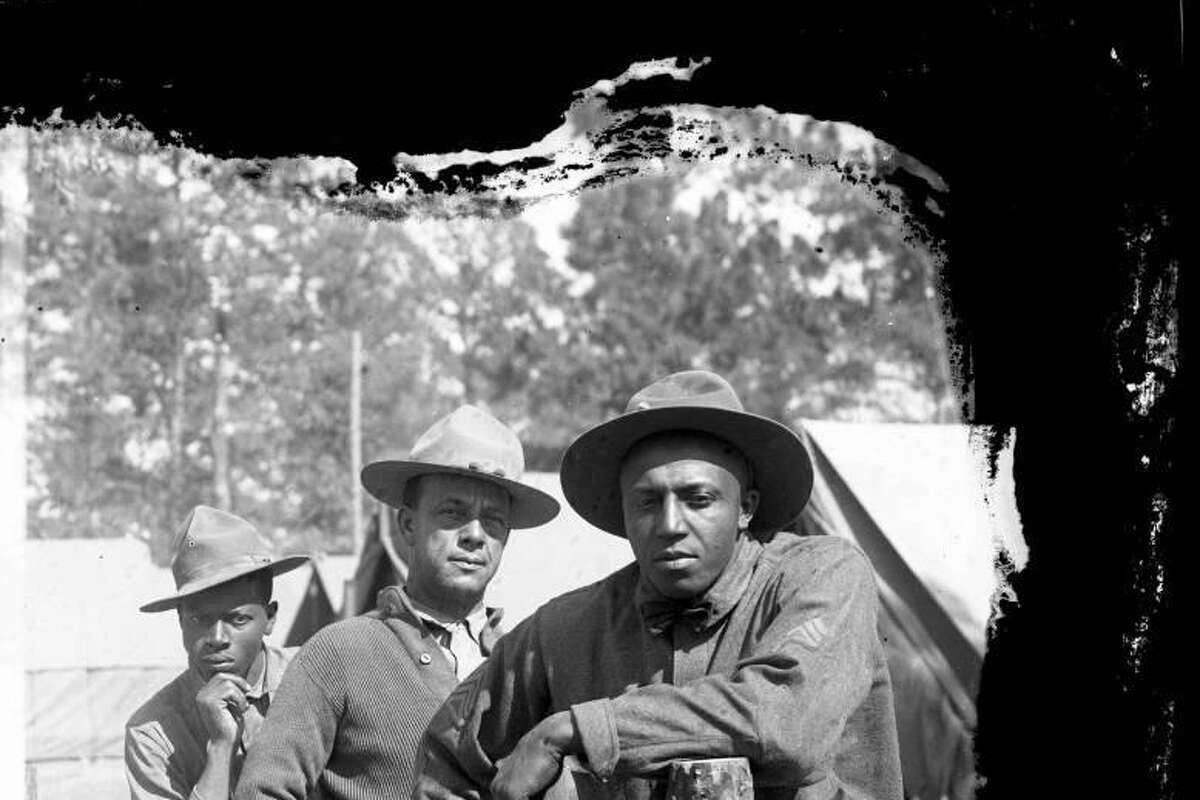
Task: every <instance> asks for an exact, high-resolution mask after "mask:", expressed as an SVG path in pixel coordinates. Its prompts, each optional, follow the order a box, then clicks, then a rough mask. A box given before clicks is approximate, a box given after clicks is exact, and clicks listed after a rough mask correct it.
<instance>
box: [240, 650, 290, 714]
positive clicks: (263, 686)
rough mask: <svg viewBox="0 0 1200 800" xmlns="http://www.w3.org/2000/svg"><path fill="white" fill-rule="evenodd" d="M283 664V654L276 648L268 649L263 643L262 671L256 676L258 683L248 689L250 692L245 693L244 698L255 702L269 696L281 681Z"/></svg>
mask: <svg viewBox="0 0 1200 800" xmlns="http://www.w3.org/2000/svg"><path fill="white" fill-rule="evenodd" d="M284 666H286V665H285V663H284V658H283V652H282V651H281V650H279V649H278V648H276V647H270V646H269V645H267V644H266V643H265V642H264V643H263V671H262V674H261V675H259V676H258V681H257V682H256V683H255V684H254V685H252V686H251V687H250V691H248V692H246V697H248V698H250V699H251V700H257V699H258V698H260V697H262V696H263V695H266V696H268V697H269V696H271V695H273V694H274V693H275V690H276V689H278V688H279V683H280V681H282V680H283V669H284Z"/></svg>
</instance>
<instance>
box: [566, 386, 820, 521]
mask: <svg viewBox="0 0 1200 800" xmlns="http://www.w3.org/2000/svg"><path fill="white" fill-rule="evenodd" d="M665 431H697V432H700V433H705V434H708V435H710V436H715V437H717V438H719V439H722V440H724V441H726V442H728V443H729V444H731V445H733V446H734V447H736V448H737V449H738V450H739V451H740V452H741V453H742V455H743V456H744V457H745V459H746V460H747V461H748V462H749V464H750V469H751V472H752V476H751V483H752V485H753V488H755V489H757V490H758V493H759V498H758V507H757V509H756V510H755V512H754V516H753V517H752V518H751V521H750V530H751V531H755V532H757V531H769V530H778V529H780V528H783V527H785V526H787V525H788V524H789V523H791V522H793V521H794V520H795V519H796V518H797V517H798V516H800V512H801V511H803V510H804V506H805V505H806V504H807V503H808V498H809V495H810V494H811V493H812V483H813V467H812V460H811V458H810V457H809V454H808V450H807V448H806V447H805V446H804V442H803V441H802V440H801V438H800V436H799V435H798V434H797V433H796V432H795V431H793V430H792V429H791V428H788V427H787V426H786V425H783V424H781V423H779V422H776V421H775V420H773V419H769V418H767V417H761V416H759V415H757V414H751V413H750V412H748V411H746V410H745V409H744V408H743V407H742V402H741V400H739V399H738V396H737V393H736V392H734V390H733V387H732V386H730V385H729V383H728V381H726V380H725V379H724V378H722V377H721V376H720V375H717V374H715V373H712V372H707V371H704V370H688V371H684V372H676V373H674V374H672V375H668V376H667V377H665V378H662V379H660V380H658V381H655V382H654V383H652V384H650V385H649V386H647V387H645V388H644V389H641V390H640V391H638V392H637V393H636V394H634V395H633V397H632V398H630V400H629V403H628V404H627V405H626V407H625V411H624V413H622V414H621V415H620V416H618V417H616V418H614V419H611V420H608V421H607V422H602V423H600V424H599V425H596V426H595V427H593V428H590V429H589V430H587V431H584V432H583V433H582V434H580V435H579V436H578V437H577V438H576V439H575V441H573V442H572V443H571V445H570V446H569V447H568V448H567V450H566V452H565V453H564V454H563V462H562V468H561V471H560V476H559V479H560V480H561V481H562V488H563V494H564V495H565V496H566V498H567V502H568V503H570V504H571V507H572V508H574V509H575V511H576V512H577V513H578V514H579V515H580V516H581V517H583V518H584V519H585V520H587V521H588V522H590V523H591V524H592V525H595V526H596V527H597V528H599V529H601V530H603V531H607V532H608V533H611V534H613V535H615V536H622V537H623V536H625V520H624V515H623V513H622V509H621V489H620V471H621V462H622V460H623V459H624V458H625V455H626V454H627V453H628V452H629V450H630V448H631V447H633V445H635V444H636V443H637V442H639V441H641V440H642V439H644V438H646V437H647V436H650V435H652V434H655V433H662V432H665Z"/></svg>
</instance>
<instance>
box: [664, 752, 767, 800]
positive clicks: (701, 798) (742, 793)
mask: <svg viewBox="0 0 1200 800" xmlns="http://www.w3.org/2000/svg"><path fill="white" fill-rule="evenodd" d="M753 798H754V779H753V778H751V777H750V762H749V761H747V760H746V759H744V758H704V759H698V760H695V761H672V762H671V770H670V772H669V773H668V775H667V800H753Z"/></svg>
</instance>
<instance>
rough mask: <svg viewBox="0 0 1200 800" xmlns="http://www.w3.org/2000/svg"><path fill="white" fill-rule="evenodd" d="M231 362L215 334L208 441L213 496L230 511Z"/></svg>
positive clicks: (222, 325) (218, 504) (220, 506)
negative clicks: (229, 420) (210, 452)
mask: <svg viewBox="0 0 1200 800" xmlns="http://www.w3.org/2000/svg"><path fill="white" fill-rule="evenodd" d="M222 316H223V315H221V313H220V312H218V322H217V324H218V327H219V328H223V327H224V322H223V320H222V319H221V317H222ZM232 371H233V363H232V361H231V359H230V357H229V345H228V344H226V342H225V337H224V335H223V334H221V333H218V335H217V337H216V360H215V362H214V364H213V378H214V380H213V410H212V430H211V432H210V434H209V437H210V439H209V441H210V444H211V446H212V452H213V474H212V478H213V497H214V498H215V499H216V503H217V507H218V508H221V509H223V510H225V511H230V512H232V511H233V510H234V508H233V490H232V489H231V487H230V481H229V467H230V465H229V434H228V432H227V431H226V429H225V426H226V422H227V421H228V419H229V383H230V375H231V373H232Z"/></svg>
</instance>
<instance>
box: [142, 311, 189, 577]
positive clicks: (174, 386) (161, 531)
mask: <svg viewBox="0 0 1200 800" xmlns="http://www.w3.org/2000/svg"><path fill="white" fill-rule="evenodd" d="M183 348H184V339H183V336H182V335H181V336H180V337H179V340H178V342H177V343H176V347H175V363H174V364H173V366H172V381H171V407H170V408H169V409H166V413H167V419H168V426H169V429H170V437H171V438H170V467H169V469H170V472H169V473H168V474H167V498H166V500H167V502H166V508H163V509H160V519H162V520H164V522H166V523H167V524H161V525H159V526H158V529H157V530H156V531H155V532H154V534H153V536H152V538H151V540H150V557H151V558H152V559H153V561H154V563H155V564H158V565H159V566H164V565H166V564H169V563H170V562H171V544H172V540H173V539H174V536H175V528H174V525H175V524H178V520H173V518H174V517H178V518H179V519H182V518H183V516H182V515H183V514H184V513H186V510H185V509H182V508H181V506H182V504H183V479H184V474H183V464H184V460H183V457H184V453H183V426H184V419H185V417H186V411H185V408H184V404H185V402H186V401H187V390H186V384H185V381H186V378H187V361H186V356H185V354H184V350H183Z"/></svg>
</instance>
